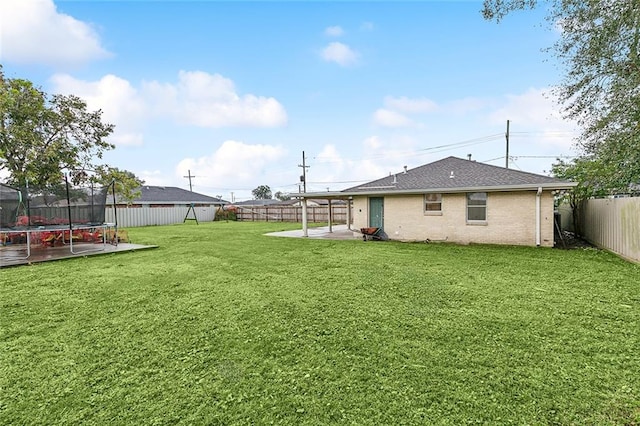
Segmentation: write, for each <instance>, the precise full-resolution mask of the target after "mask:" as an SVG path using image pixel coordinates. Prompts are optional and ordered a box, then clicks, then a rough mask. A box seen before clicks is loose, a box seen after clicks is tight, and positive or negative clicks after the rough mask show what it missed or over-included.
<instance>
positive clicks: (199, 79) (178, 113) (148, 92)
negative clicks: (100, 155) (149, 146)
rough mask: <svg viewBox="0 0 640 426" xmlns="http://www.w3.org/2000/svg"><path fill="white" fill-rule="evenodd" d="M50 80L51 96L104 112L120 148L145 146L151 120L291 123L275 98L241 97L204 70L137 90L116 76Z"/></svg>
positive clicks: (248, 124)
mask: <svg viewBox="0 0 640 426" xmlns="http://www.w3.org/2000/svg"><path fill="white" fill-rule="evenodd" d="M51 82H52V85H53V92H55V93H62V94H74V95H76V96H78V97H80V98H82V99H83V100H85V101H86V102H87V108H88V109H89V110H91V111H94V110H98V109H101V110H102V111H103V116H102V117H103V121H104V122H106V123H111V124H115V126H116V128H115V131H114V133H113V134H112V135H111V136H110V142H112V143H114V144H116V145H141V144H143V142H144V136H143V132H144V130H145V127H146V125H147V124H148V123H149V121H150V120H152V119H161V120H167V119H169V120H173V121H175V122H178V123H180V124H184V125H192V126H198V127H276V126H282V125H284V124H286V122H287V113H286V111H285V109H284V107H283V106H282V105H281V104H280V103H279V102H278V101H277V100H276V99H274V98H266V97H261V96H256V95H251V94H248V95H243V96H241V95H238V94H237V93H236V91H235V87H234V84H233V81H231V80H230V79H227V78H224V77H222V76H221V75H218V74H208V73H205V72H202V71H195V72H187V71H181V72H180V73H179V76H178V82H177V83H161V82H157V81H152V82H148V83H144V82H143V83H142V85H141V87H140V88H139V89H138V88H136V87H134V86H133V85H132V84H131V83H130V82H129V81H127V80H125V79H123V78H120V77H118V76H115V75H112V74H109V75H105V76H104V77H102V78H101V79H100V80H98V81H85V80H79V79H76V78H74V77H72V76H70V75H68V74H56V75H54V76H53V77H52V78H51Z"/></svg>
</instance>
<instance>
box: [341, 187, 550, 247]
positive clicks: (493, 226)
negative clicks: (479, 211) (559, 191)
mask: <svg viewBox="0 0 640 426" xmlns="http://www.w3.org/2000/svg"><path fill="white" fill-rule="evenodd" d="M540 201H541V212H542V213H541V217H540V228H541V240H540V245H541V246H544V247H553V227H554V224H553V194H552V193H551V192H550V191H546V192H543V193H542V195H541V200H540ZM466 206H467V202H466V194H464V193H461V194H442V213H441V214H433V213H425V209H424V196H423V195H389V196H385V197H384V230H385V232H386V233H387V235H388V236H389V238H390V239H392V240H400V241H425V240H427V239H429V240H431V241H447V242H453V243H459V244H470V243H487V244H509V245H527V246H535V245H536V232H535V231H536V211H535V210H536V192H535V191H518V192H490V193H488V194H487V220H486V223H483V224H471V223H467V220H466ZM368 222H369V199H368V197H354V199H353V224H354V228H356V229H359V228H363V227H366V226H368V225H369V223H368Z"/></svg>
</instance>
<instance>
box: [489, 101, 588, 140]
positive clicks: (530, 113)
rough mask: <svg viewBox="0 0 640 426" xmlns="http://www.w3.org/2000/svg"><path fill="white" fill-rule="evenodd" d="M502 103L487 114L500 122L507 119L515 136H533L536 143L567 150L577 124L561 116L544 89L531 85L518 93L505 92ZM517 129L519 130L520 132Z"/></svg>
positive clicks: (497, 122) (492, 120)
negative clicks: (507, 93) (531, 86)
mask: <svg viewBox="0 0 640 426" xmlns="http://www.w3.org/2000/svg"><path fill="white" fill-rule="evenodd" d="M502 104H503V106H501V107H499V108H498V109H496V110H494V111H492V112H491V113H490V115H489V118H490V120H491V122H493V123H496V124H499V123H506V120H510V123H511V131H513V132H515V135H522V136H526V135H528V136H529V137H535V141H536V143H542V144H548V145H552V146H555V147H558V148H564V149H569V148H570V147H571V146H572V144H573V139H572V138H573V136H575V134H576V129H577V126H576V123H574V122H572V121H569V120H567V119H565V118H563V117H562V115H561V113H560V111H559V107H558V105H557V104H556V102H555V100H554V99H553V98H552V97H551V96H549V95H548V93H547V91H546V90H545V89H536V88H530V89H528V90H527V91H526V92H524V93H522V94H519V95H507V96H506V97H505V99H504V101H503V102H502ZM519 129H522V130H520V131H521V132H525V133H521V134H519V133H518V131H519Z"/></svg>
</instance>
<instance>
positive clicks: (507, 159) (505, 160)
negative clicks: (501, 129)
mask: <svg viewBox="0 0 640 426" xmlns="http://www.w3.org/2000/svg"><path fill="white" fill-rule="evenodd" d="M504 136H505V138H506V139H507V156H506V157H505V159H504V166H505V167H506V168H507V169H508V168H509V120H507V133H505V135H504Z"/></svg>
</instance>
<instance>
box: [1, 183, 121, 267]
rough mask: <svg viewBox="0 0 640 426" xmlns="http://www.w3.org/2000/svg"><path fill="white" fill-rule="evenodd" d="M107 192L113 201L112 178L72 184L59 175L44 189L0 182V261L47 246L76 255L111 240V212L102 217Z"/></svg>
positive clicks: (114, 237) (22, 256) (114, 235)
mask: <svg viewBox="0 0 640 426" xmlns="http://www.w3.org/2000/svg"><path fill="white" fill-rule="evenodd" d="M109 192H111V193H112V195H113V203H114V205H115V182H112V183H111V184H109V185H107V186H96V185H88V186H74V185H71V183H70V182H69V179H68V176H67V175H65V178H64V181H63V182H60V184H59V185H54V186H50V187H46V188H29V187H28V186H25V188H16V187H12V186H9V185H5V184H0V261H5V260H16V259H29V258H30V257H31V256H32V254H33V251H34V250H46V249H47V248H52V247H64V248H65V249H67V250H69V252H70V253H72V254H82V253H89V252H96V251H104V250H105V248H106V246H107V244H113V245H117V244H118V234H117V230H118V227H117V217H116V221H115V223H106V222H105V207H106V204H107V198H108V194H109Z"/></svg>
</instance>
